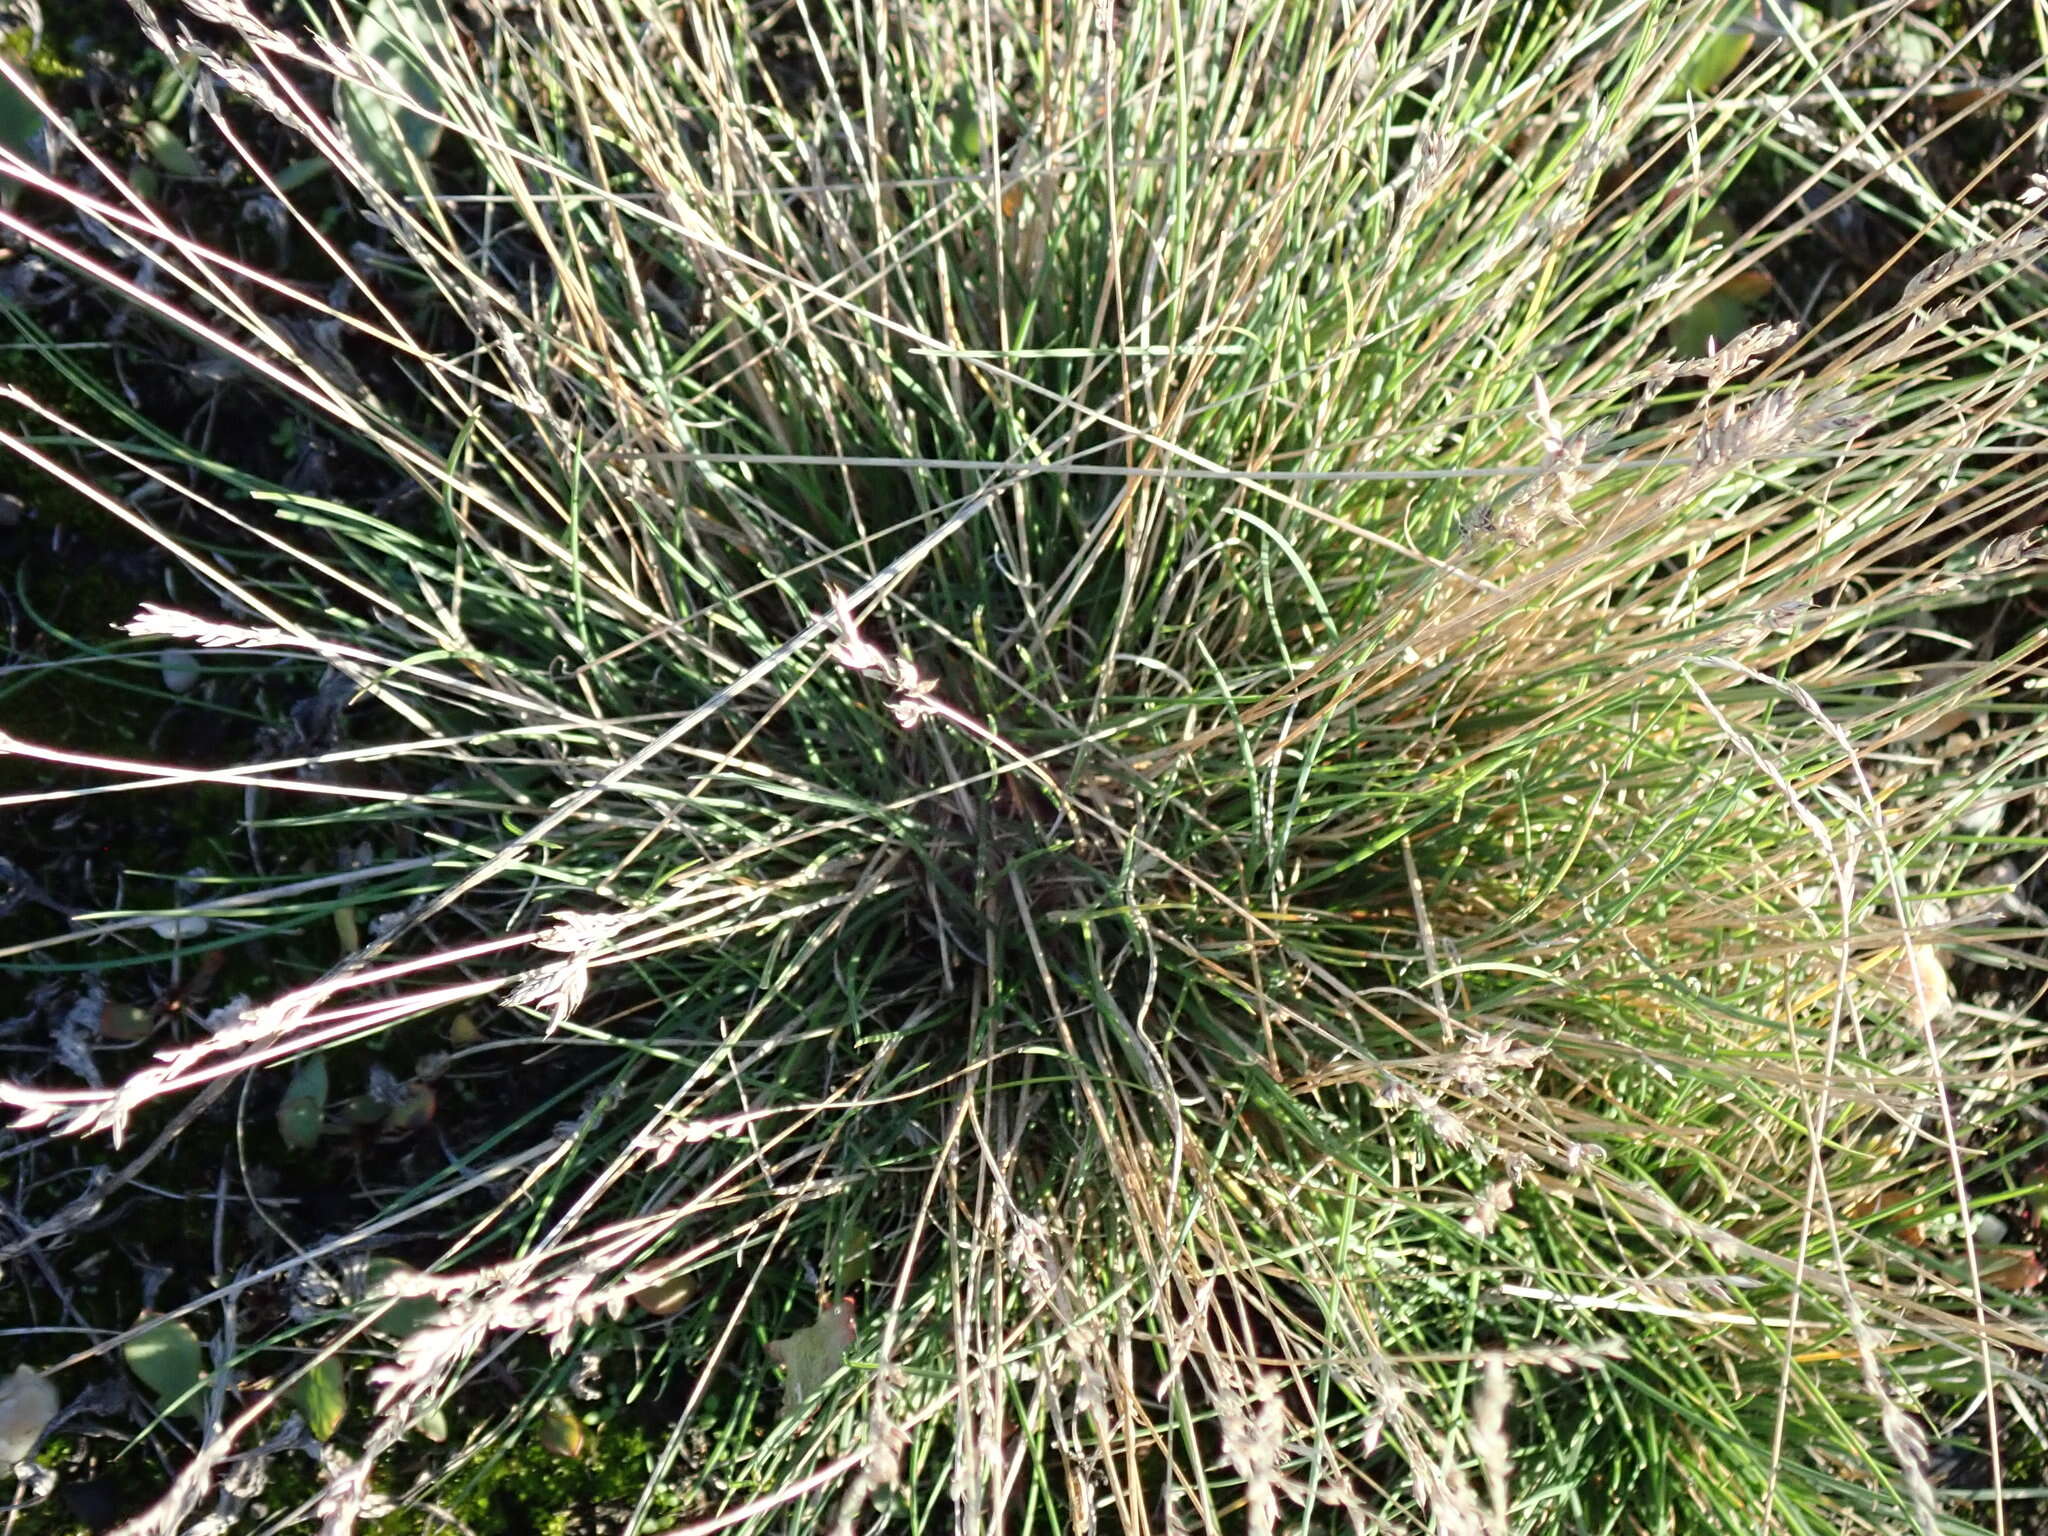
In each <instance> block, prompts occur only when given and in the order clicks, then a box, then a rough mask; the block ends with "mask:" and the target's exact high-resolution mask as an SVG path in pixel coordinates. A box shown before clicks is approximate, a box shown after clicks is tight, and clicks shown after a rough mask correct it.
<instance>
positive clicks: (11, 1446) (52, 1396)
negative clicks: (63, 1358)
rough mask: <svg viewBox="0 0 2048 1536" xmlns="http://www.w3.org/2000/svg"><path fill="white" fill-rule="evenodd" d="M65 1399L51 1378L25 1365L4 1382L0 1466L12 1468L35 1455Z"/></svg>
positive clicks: (0, 1404) (0, 1395) (0, 1391)
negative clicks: (38, 1442) (45, 1432)
mask: <svg viewBox="0 0 2048 1536" xmlns="http://www.w3.org/2000/svg"><path fill="white" fill-rule="evenodd" d="M60 1403H61V1400H60V1399H59V1398H58V1396H57V1389H56V1388H55V1387H53V1386H52V1385H50V1381H49V1378H48V1377H46V1376H44V1375H42V1374H41V1373H39V1372H37V1371H35V1370H32V1369H30V1368H29V1367H28V1366H25V1365H17V1366H16V1367H15V1368H14V1374H13V1375H12V1376H9V1377H6V1378H4V1379H0V1467H11V1466H13V1465H14V1464H15V1463H16V1462H17V1461H26V1460H28V1458H29V1457H30V1456H32V1455H33V1454H35V1448H36V1442H37V1441H38V1440H40V1439H42V1438H43V1431H44V1430H45V1429H47V1428H48V1427H49V1423H50V1420H52V1419H54V1418H55V1417H57V1409H58V1407H59V1406H60Z"/></svg>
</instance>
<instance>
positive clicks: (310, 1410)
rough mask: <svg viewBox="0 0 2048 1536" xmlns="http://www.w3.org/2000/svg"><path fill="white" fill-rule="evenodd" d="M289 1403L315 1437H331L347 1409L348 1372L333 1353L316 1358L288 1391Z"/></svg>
mask: <svg viewBox="0 0 2048 1536" xmlns="http://www.w3.org/2000/svg"><path fill="white" fill-rule="evenodd" d="M291 1403H292V1406H293V1407H294V1408H296V1409H298V1410H299V1416H300V1417H301V1418H303V1419H304V1420H305V1421H306V1428H307V1430H308V1431H309V1432H310V1433H311V1434H312V1436H313V1438H314V1439H315V1440H331V1439H333V1438H334V1432H335V1430H337V1429H339V1428H340V1427H341V1421H342V1418H343V1416H344V1415H345V1414H347V1412H348V1373H347V1371H346V1370H345V1369H344V1367H343V1366H342V1363H341V1361H340V1360H339V1359H338V1358H336V1357H335V1356H333V1355H329V1356H327V1358H326V1359H324V1360H318V1361H315V1362H314V1364H313V1368H312V1369H311V1370H310V1371H308V1372H306V1374H305V1375H303V1376H301V1377H300V1378H299V1379H298V1383H297V1384H296V1385H295V1386H294V1387H293V1388H292V1391H291Z"/></svg>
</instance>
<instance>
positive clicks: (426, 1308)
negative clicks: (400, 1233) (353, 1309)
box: [363, 1259, 441, 1343]
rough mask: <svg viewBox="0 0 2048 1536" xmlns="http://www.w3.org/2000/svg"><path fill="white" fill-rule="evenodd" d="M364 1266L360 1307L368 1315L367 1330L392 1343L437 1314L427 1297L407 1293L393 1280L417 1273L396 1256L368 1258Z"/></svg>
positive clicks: (431, 1321)
mask: <svg viewBox="0 0 2048 1536" xmlns="http://www.w3.org/2000/svg"><path fill="white" fill-rule="evenodd" d="M363 1267H364V1272H365V1283H364V1286H363V1310H364V1311H366V1312H369V1313H371V1314H372V1317H371V1322H370V1331H371V1332H372V1333H375V1334H379V1335H381V1336H383V1337H384V1338H387V1339H390V1340H392V1341H393V1342H394V1343H396V1342H399V1341H402V1340H405V1339H409V1338H411V1337H412V1336H413V1335H414V1334H416V1333H418V1332H419V1331H420V1330H421V1329H422V1328H430V1327H432V1326H433V1325H434V1323H436V1322H437V1321H438V1320H439V1319H440V1316H441V1304H440V1303H439V1302H438V1301H436V1300H434V1298H433V1297H431V1296H407V1295H405V1294H403V1293H402V1291H401V1290H400V1287H399V1286H398V1284H396V1283H395V1282H398V1281H401V1280H404V1279H409V1278H411V1277H412V1276H415V1275H417V1274H418V1273H419V1271H418V1270H416V1269H414V1268H413V1267H412V1266H411V1265H410V1264H402V1263H400V1262H399V1261H398V1260H397V1259H372V1260H370V1262H369V1263H368V1264H366V1265H365V1266H363Z"/></svg>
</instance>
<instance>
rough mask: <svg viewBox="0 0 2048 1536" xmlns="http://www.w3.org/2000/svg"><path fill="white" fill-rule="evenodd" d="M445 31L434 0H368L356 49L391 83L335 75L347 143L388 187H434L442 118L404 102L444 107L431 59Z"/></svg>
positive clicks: (409, 190) (423, 190) (404, 190)
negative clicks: (429, 168)
mask: <svg viewBox="0 0 2048 1536" xmlns="http://www.w3.org/2000/svg"><path fill="white" fill-rule="evenodd" d="M447 31H448V28H447V23H446V20H445V18H444V17H443V15H442V13H441V11H440V8H439V7H438V6H437V5H435V4H434V3H433V0H370V3H369V5H368V6H366V7H365V8H364V10H363V16H362V20H361V21H360V22H358V23H357V24H356V52H357V53H358V54H359V55H360V56H361V57H363V58H364V59H367V60H368V61H369V62H370V63H371V64H372V65H373V66H376V67H377V69H378V71H379V72H381V73H382V74H383V76H384V79H385V83H386V86H387V87H388V88H380V89H372V88H371V87H369V86H365V85H357V84H355V83H354V82H353V81H349V80H340V81H336V82H335V87H334V110H335V114H336V116H338V117H339V118H340V120H341V128H342V132H343V134H345V135H346V136H347V138H348V142H349V147H350V148H351V149H353V150H354V151H355V152H356V155H357V157H358V158H359V159H361V161H362V162H363V164H364V165H365V166H366V167H367V168H368V169H369V170H370V172H371V173H372V174H373V175H374V176H375V177H376V179H377V180H378V181H379V182H380V183H381V184H382V185H383V186H384V188H385V189H386V190H387V191H389V192H392V193H394V194H396V195H398V196H401V197H403V196H406V195H408V194H413V195H422V196H423V195H426V194H427V193H429V192H431V191H432V187H431V186H430V185H429V182H428V178H427V174H426V165H427V161H428V159H429V158H430V157H431V156H432V155H433V153H434V149H435V146H437V145H438V144H439V143H440V142H441V125H440V124H439V123H436V122H433V121H431V120H430V119H428V118H426V117H423V116H421V115H420V114H419V113H418V112H415V111H411V110H409V109H408V108H407V107H406V106H405V104H404V103H405V102H408V101H410V102H412V103H414V104H416V105H418V106H421V107H424V108H426V109H427V110H428V111H429V112H438V111H439V110H440V109H441V92H440V90H439V88H438V87H437V86H436V85H435V83H434V76H433V74H432V72H431V71H430V69H429V67H428V62H427V61H428V60H431V59H432V58H433V57H434V55H435V53H436V51H437V50H436V48H435V43H436V42H437V41H439V40H442V39H445V37H446V35H447Z"/></svg>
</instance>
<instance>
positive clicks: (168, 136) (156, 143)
mask: <svg viewBox="0 0 2048 1536" xmlns="http://www.w3.org/2000/svg"><path fill="white" fill-rule="evenodd" d="M142 142H143V143H144V144H146V145H147V146H149V155H150V158H151V159H152V160H154V161H156V163H157V164H158V165H160V166H162V167H163V168H164V169H165V170H167V171H169V172H170V173H171V174H172V175H173V176H204V175H205V174H206V167H205V166H203V165H201V164H200V163H199V159H198V157H197V156H196V155H194V154H193V153H192V151H191V149H190V148H189V147H188V146H187V145H186V143H185V141H184V140H183V139H182V138H180V137H179V136H178V135H177V133H176V132H175V131H174V130H173V129H171V128H170V127H169V126H168V125H167V124H164V123H144V124H143V125H142Z"/></svg>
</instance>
